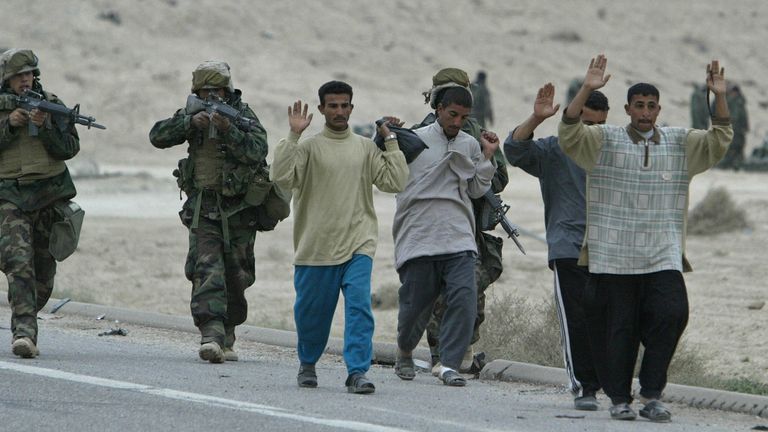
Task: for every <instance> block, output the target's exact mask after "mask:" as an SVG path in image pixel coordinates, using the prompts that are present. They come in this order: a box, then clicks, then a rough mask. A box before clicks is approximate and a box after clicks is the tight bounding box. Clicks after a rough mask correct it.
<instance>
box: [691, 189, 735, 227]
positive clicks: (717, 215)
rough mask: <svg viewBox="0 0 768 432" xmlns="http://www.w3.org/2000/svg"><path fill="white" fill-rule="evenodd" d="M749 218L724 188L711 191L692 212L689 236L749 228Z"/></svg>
mask: <svg viewBox="0 0 768 432" xmlns="http://www.w3.org/2000/svg"><path fill="white" fill-rule="evenodd" d="M748 226H749V224H748V223H747V216H746V213H745V212H744V210H743V209H739V208H737V207H736V205H735V204H734V202H733V200H732V199H731V195H730V194H729V193H728V191H727V190H726V189H725V188H724V187H717V188H714V189H710V190H709V192H707V195H706V196H705V197H704V199H703V200H701V202H700V203H698V204H697V205H696V207H694V208H693V210H692V211H691V214H690V216H689V218H688V234H692V235H696V234H699V235H714V234H720V233H726V232H731V231H737V230H742V229H744V228H747V227H748Z"/></svg>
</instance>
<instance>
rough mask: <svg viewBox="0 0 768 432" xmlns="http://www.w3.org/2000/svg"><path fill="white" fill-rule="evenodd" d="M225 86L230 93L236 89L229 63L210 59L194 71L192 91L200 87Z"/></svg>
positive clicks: (195, 91) (194, 91)
mask: <svg viewBox="0 0 768 432" xmlns="http://www.w3.org/2000/svg"><path fill="white" fill-rule="evenodd" d="M213 88H225V89H227V90H228V91H229V92H230V93H233V92H234V91H235V87H234V85H233V84H232V75H231V74H230V73H229V65H228V64H227V63H226V62H223V61H216V60H208V61H205V62H203V63H200V65H199V66H198V67H197V68H195V70H194V71H193V72H192V93H197V91H198V90H200V89H213Z"/></svg>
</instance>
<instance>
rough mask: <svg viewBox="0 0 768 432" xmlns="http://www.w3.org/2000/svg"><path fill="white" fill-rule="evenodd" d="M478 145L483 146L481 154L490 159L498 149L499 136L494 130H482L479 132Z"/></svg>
mask: <svg viewBox="0 0 768 432" xmlns="http://www.w3.org/2000/svg"><path fill="white" fill-rule="evenodd" d="M480 145H481V147H482V148H483V155H484V156H485V158H486V159H488V160H490V159H491V158H493V154H494V153H496V150H498V149H499V137H498V136H497V135H496V133H494V132H491V131H483V132H481V133H480Z"/></svg>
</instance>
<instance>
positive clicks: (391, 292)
mask: <svg viewBox="0 0 768 432" xmlns="http://www.w3.org/2000/svg"><path fill="white" fill-rule="evenodd" d="M399 289H400V284H398V283H395V282H389V283H383V284H381V285H379V288H378V289H377V290H376V291H375V292H373V293H372V294H371V306H373V308H374V309H382V310H388V309H397V308H398V297H397V292H398V290H399Z"/></svg>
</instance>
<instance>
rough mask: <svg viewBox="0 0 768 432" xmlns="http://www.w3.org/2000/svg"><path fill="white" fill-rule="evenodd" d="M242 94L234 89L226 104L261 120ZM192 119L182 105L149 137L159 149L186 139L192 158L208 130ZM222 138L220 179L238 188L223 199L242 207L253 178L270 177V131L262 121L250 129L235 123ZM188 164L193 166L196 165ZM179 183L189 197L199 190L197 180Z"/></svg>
mask: <svg viewBox="0 0 768 432" xmlns="http://www.w3.org/2000/svg"><path fill="white" fill-rule="evenodd" d="M240 96H241V92H240V90H235V92H234V93H233V94H232V95H231V97H230V99H229V100H228V101H227V103H228V104H229V105H230V106H232V107H234V108H235V109H237V110H238V111H240V113H241V115H242V116H243V117H247V118H250V119H253V120H256V121H257V122H258V118H257V117H256V114H254V112H253V111H252V110H251V109H250V108H249V107H248V105H247V104H246V103H243V102H242V101H241V99H240ZM191 119H192V116H191V115H190V114H188V113H187V112H186V109H185V108H181V109H179V110H178V111H176V113H175V114H174V115H173V117H171V118H169V119H165V120H161V121H158V122H157V123H155V125H154V126H153V127H152V130H151V131H150V132H149V140H150V141H151V142H152V145H154V146H155V147H157V148H169V147H173V146H176V145H179V144H183V143H184V142H187V143H188V144H189V146H188V148H187V153H189V158H190V159H193V158H195V157H196V156H195V149H196V148H197V147H198V146H200V145H201V144H202V142H203V140H204V136H205V135H204V134H206V133H207V130H199V129H196V128H195V127H193V126H192V124H191ZM219 139H220V150H221V152H223V154H224V165H223V169H222V179H221V181H222V184H224V185H225V188H224V189H225V190H234V191H235V192H233V193H222V195H224V196H225V199H224V200H223V201H222V202H223V205H224V206H225V207H229V208H231V207H241V206H243V203H242V197H243V196H244V195H245V189H246V188H247V187H248V184H249V183H251V182H252V181H253V180H254V177H255V176H261V177H264V178H265V179H268V178H269V174H268V172H267V163H266V157H267V151H268V146H267V132H266V130H264V128H263V127H262V126H261V124H260V123H259V124H258V127H256V128H255V129H254V130H251V131H244V130H241V129H239V128H238V127H236V126H235V125H234V124H232V126H231V127H230V128H229V130H228V131H227V133H226V134H223V136H221V137H220V138H219ZM182 161H184V160H182ZM180 162H181V161H180ZM186 165H187V166H190V167H191V166H193V164H186ZM179 168H180V171H182V172H180V173H179V175H180V176H186V177H187V180H189V179H190V178H192V175H191V174H192V173H190V172H186V173H185V172H184V171H185V170H184V169H183V167H182V163H180V167H179ZM179 186H180V187H181V188H182V190H183V191H184V192H185V193H186V194H187V196H188V197H189V199H190V200H193V199H194V198H195V196H197V193H198V192H199V188H198V187H197V186H196V185H195V184H194V181H180V182H179Z"/></svg>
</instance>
